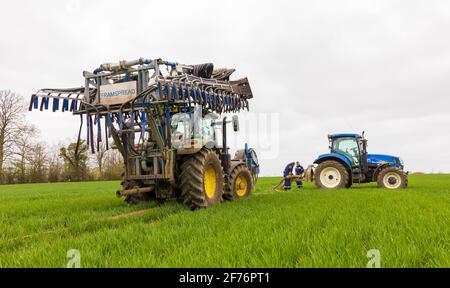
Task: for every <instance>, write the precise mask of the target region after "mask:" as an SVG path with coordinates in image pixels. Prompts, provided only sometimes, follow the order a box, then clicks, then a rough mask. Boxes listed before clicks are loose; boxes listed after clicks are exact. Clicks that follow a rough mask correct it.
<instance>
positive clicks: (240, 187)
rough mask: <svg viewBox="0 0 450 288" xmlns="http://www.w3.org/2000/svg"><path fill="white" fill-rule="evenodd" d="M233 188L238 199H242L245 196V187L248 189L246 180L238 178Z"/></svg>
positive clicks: (242, 177)
mask: <svg viewBox="0 0 450 288" xmlns="http://www.w3.org/2000/svg"><path fill="white" fill-rule="evenodd" d="M234 187H235V190H236V195H237V196H238V197H244V196H245V195H246V194H247V187H248V182H247V178H245V177H244V176H239V177H238V178H237V179H236V183H235V184H234Z"/></svg>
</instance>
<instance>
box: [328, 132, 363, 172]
mask: <svg viewBox="0 0 450 288" xmlns="http://www.w3.org/2000/svg"><path fill="white" fill-rule="evenodd" d="M332 149H333V151H334V152H336V153H339V154H343V155H344V156H346V157H347V158H348V159H349V160H350V162H351V163H352V166H359V156H360V155H359V145H358V142H357V141H356V139H355V138H352V137H348V138H338V139H335V140H334V141H333V146H332Z"/></svg>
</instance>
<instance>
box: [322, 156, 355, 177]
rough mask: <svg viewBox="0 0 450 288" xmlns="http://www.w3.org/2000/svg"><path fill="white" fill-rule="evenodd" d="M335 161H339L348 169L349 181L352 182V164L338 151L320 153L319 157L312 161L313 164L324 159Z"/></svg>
mask: <svg viewBox="0 0 450 288" xmlns="http://www.w3.org/2000/svg"><path fill="white" fill-rule="evenodd" d="M329 160H331V161H336V162H339V163H341V164H342V165H344V167H345V168H347V171H348V175H349V176H350V183H352V181H353V176H352V175H353V173H352V168H351V167H352V165H351V162H350V160H349V159H348V158H347V157H345V156H344V155H341V154H338V153H329V154H323V155H320V156H319V158H317V159H316V161H314V164H317V165H319V164H320V163H322V162H324V161H329Z"/></svg>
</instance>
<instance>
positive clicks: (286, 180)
mask: <svg viewBox="0 0 450 288" xmlns="http://www.w3.org/2000/svg"><path fill="white" fill-rule="evenodd" d="M294 166H295V162H292V163H289V164H288V165H287V166H286V168H284V172H283V177H284V191H288V190H291V179H289V178H288V177H289V176H292V171H293V170H294Z"/></svg>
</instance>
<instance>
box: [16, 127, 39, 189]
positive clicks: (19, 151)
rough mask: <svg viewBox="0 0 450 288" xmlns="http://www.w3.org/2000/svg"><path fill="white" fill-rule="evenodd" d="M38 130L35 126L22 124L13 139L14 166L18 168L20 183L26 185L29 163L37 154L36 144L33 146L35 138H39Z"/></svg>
mask: <svg viewBox="0 0 450 288" xmlns="http://www.w3.org/2000/svg"><path fill="white" fill-rule="evenodd" d="M37 135H38V130H37V128H36V127H35V126H34V125H29V124H22V125H21V126H19V127H17V132H16V135H15V137H14V139H13V143H14V149H13V151H14V152H13V154H14V157H15V159H14V162H13V165H14V166H15V168H16V173H17V179H18V182H19V183H25V182H28V181H27V173H26V172H27V162H29V160H30V159H31V158H30V157H32V154H33V153H34V152H35V151H33V148H35V146H36V145H35V144H33V138H35V137H37Z"/></svg>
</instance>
